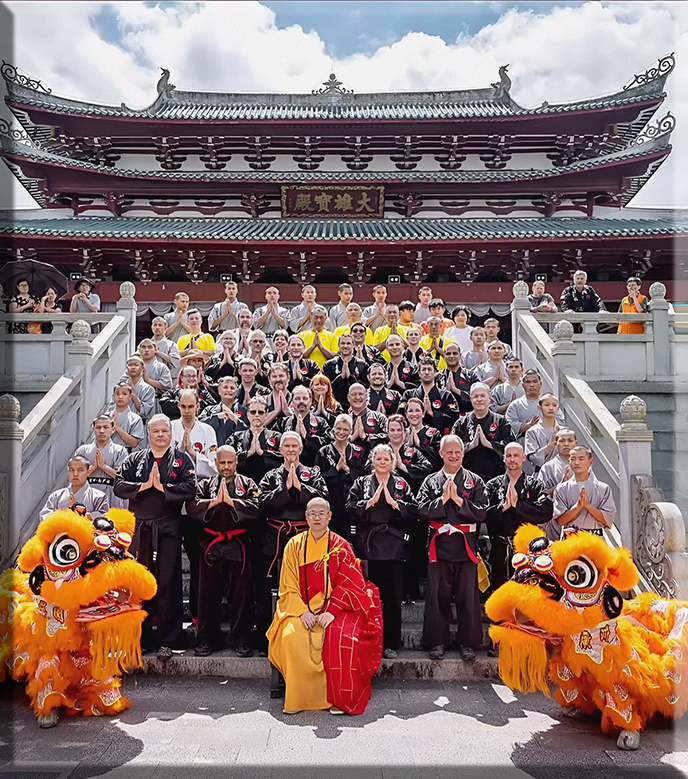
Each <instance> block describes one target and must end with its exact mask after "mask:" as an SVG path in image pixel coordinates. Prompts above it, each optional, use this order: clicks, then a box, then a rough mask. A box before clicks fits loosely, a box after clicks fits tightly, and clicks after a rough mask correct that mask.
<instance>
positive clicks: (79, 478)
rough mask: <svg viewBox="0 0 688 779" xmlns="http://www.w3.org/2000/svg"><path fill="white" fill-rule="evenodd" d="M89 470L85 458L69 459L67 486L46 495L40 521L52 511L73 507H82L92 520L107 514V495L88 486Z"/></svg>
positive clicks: (74, 457) (75, 456) (79, 456)
mask: <svg viewBox="0 0 688 779" xmlns="http://www.w3.org/2000/svg"><path fill="white" fill-rule="evenodd" d="M89 468H90V464H89V462H88V460H87V459H86V458H85V457H82V456H81V455H74V456H73V457H71V458H70V460H69V463H68V464H67V473H68V476H69V486H68V487H64V488H63V489H61V490H55V492H51V493H50V495H48V500H46V502H45V505H44V506H43V508H42V509H41V512H40V515H39V516H40V519H41V520H44V519H45V518H46V517H47V516H48V514H52V513H53V511H57V510H58V509H71V508H74V506H83V507H84V508H85V509H86V512H87V513H88V514H89V515H90V516H91V517H92V518H93V519H97V518H98V517H102V516H104V515H105V514H107V512H108V510H109V508H110V506H109V505H108V499H107V495H106V494H105V493H104V492H101V491H100V490H97V489H95V488H94V487H90V486H89V484H88V469H89Z"/></svg>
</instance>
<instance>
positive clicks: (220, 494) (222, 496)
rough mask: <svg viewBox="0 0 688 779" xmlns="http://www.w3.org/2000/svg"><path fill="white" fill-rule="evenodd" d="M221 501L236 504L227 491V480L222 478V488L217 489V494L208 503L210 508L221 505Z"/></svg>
mask: <svg viewBox="0 0 688 779" xmlns="http://www.w3.org/2000/svg"><path fill="white" fill-rule="evenodd" d="M220 503H226V504H227V505H228V506H234V499H233V498H232V497H231V496H230V494H229V492H227V482H226V481H225V480H224V479H220V489H219V490H218V491H217V495H216V496H215V497H214V498H213V499H212V500H211V501H210V503H208V508H209V509H212V508H215V506H219V505H220Z"/></svg>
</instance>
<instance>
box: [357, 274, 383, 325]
mask: <svg viewBox="0 0 688 779" xmlns="http://www.w3.org/2000/svg"><path fill="white" fill-rule="evenodd" d="M373 298H374V300H375V302H374V303H373V305H372V306H367V307H366V308H364V309H363V318H362V321H363V324H364V325H365V326H366V327H369V328H370V329H371V330H372V331H373V332H375V331H376V330H377V328H378V327H383V326H384V325H386V324H387V320H386V319H385V313H384V311H385V303H386V301H387V287H384V286H383V285H382V284H378V285H377V286H375V287H373Z"/></svg>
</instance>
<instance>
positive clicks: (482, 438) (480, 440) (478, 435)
mask: <svg viewBox="0 0 688 779" xmlns="http://www.w3.org/2000/svg"><path fill="white" fill-rule="evenodd" d="M478 446H484V447H485V448H486V449H494V446H492V444H491V443H490V441H489V440H488V439H487V436H486V435H485V433H484V432H483V429H482V426H481V425H478V426H477V427H476V430H475V435H474V436H473V440H472V441H471V442H470V444H468V446H467V447H466V451H467V452H470V451H471V450H472V449H475V448H476V447H478Z"/></svg>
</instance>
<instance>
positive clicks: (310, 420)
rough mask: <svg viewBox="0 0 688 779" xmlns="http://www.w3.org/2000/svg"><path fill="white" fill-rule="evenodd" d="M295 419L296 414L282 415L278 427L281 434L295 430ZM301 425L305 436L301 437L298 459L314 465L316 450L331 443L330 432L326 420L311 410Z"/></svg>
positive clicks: (305, 463)
mask: <svg viewBox="0 0 688 779" xmlns="http://www.w3.org/2000/svg"><path fill="white" fill-rule="evenodd" d="M296 425H297V419H296V414H294V415H293V416H290V417H284V418H283V419H282V422H281V425H280V429H281V431H282V435H284V433H287V432H294V431H295V430H296ZM303 426H304V427H305V428H306V437H305V438H303V436H302V439H303V451H302V452H301V457H300V460H301V462H302V463H303V464H304V465H309V466H313V465H315V457H316V455H317V454H318V452H319V451H320V450H321V449H322V448H323V446H326V445H327V444H329V443H331V441H332V433H331V432H330V427H329V425H328V424H327V421H326V420H325V419H323V417H319V416H316V415H315V414H314V413H313V412H312V411H309V412H308V414H306V416H305V417H304V418H303Z"/></svg>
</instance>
